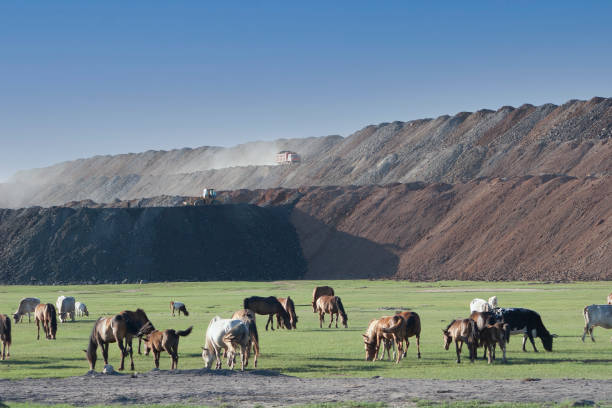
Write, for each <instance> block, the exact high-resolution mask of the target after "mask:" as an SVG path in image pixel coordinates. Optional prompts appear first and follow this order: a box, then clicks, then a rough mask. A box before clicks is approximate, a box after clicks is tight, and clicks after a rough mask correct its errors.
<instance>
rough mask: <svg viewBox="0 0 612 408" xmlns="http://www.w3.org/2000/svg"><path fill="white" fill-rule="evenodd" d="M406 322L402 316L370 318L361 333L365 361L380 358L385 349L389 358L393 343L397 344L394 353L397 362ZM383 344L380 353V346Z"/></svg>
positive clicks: (399, 357) (399, 356)
mask: <svg viewBox="0 0 612 408" xmlns="http://www.w3.org/2000/svg"><path fill="white" fill-rule="evenodd" d="M405 329H406V322H405V320H404V318H403V317H401V316H399V315H395V316H383V317H381V318H380V319H375V320H371V321H370V323H369V325H368V329H367V330H366V333H365V334H362V336H363V341H364V343H365V352H366V361H374V360H376V358H377V357H378V358H380V360H382V359H383V358H384V356H385V350H386V352H387V355H388V356H389V359H391V348H392V346H393V344H395V343H397V344H398V349H399V353H397V354H396V355H395V352H394V355H395V358H396V362H398V363H399V361H400V359H401V357H402V354H403V353H402V352H401V351H402V339H403V338H404V337H405ZM381 345H382V346H383V352H382V355H380V346H381Z"/></svg>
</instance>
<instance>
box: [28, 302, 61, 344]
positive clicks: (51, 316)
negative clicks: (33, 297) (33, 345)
mask: <svg viewBox="0 0 612 408" xmlns="http://www.w3.org/2000/svg"><path fill="white" fill-rule="evenodd" d="M34 318H35V320H36V327H37V328H38V336H37V337H36V340H40V324H41V323H42V325H43V330H44V331H45V337H46V338H47V339H48V340H55V336H56V334H57V318H56V317H55V306H53V305H52V304H51V303H41V304H39V305H37V306H36V309H34Z"/></svg>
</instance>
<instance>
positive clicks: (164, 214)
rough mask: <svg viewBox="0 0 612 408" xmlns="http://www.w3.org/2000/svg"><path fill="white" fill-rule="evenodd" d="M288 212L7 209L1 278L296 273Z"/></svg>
mask: <svg viewBox="0 0 612 408" xmlns="http://www.w3.org/2000/svg"><path fill="white" fill-rule="evenodd" d="M287 217H288V214H287V213H286V212H285V211H284V210H282V209H279V208H272V207H271V208H261V207H257V206H254V205H247V204H234V205H223V206H209V207H168V208H160V207H152V208H129V209H128V208H96V209H92V208H67V207H53V208H40V207H34V208H28V209H21V210H0V283H1V284H7V283H10V284H14V283H36V282H42V283H54V282H63V283H67V282H105V281H109V282H122V281H123V280H127V281H129V282H134V281H137V280H141V279H144V280H148V281H165V280H198V281H202V280H241V279H242V280H247V279H248V280H270V279H297V278H301V277H302V276H303V275H304V273H305V271H306V263H305V261H304V258H303V257H302V253H301V250H300V244H299V241H298V236H297V234H296V232H295V229H294V228H293V226H292V225H291V224H290V222H289V221H288V219H287Z"/></svg>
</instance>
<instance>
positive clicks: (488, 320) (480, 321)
mask: <svg viewBox="0 0 612 408" xmlns="http://www.w3.org/2000/svg"><path fill="white" fill-rule="evenodd" d="M470 319H472V320H473V321H475V322H476V326H477V327H478V331H480V330H482V329H484V328H485V327H487V326H488V325H491V324H495V322H496V319H495V313H493V312H472V313H471V314H470ZM487 350H488V348H487V347H484V354H483V355H482V358H483V360H486V359H487ZM476 357H478V356H476Z"/></svg>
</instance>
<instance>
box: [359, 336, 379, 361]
mask: <svg viewBox="0 0 612 408" xmlns="http://www.w3.org/2000/svg"><path fill="white" fill-rule="evenodd" d="M362 336H363V343H364V345H365V352H366V357H365V359H366V361H373V360H374V359H375V358H376V343H375V342H373V341H371V340H370V338H369V337H368V336H367V335H365V334H362Z"/></svg>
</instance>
